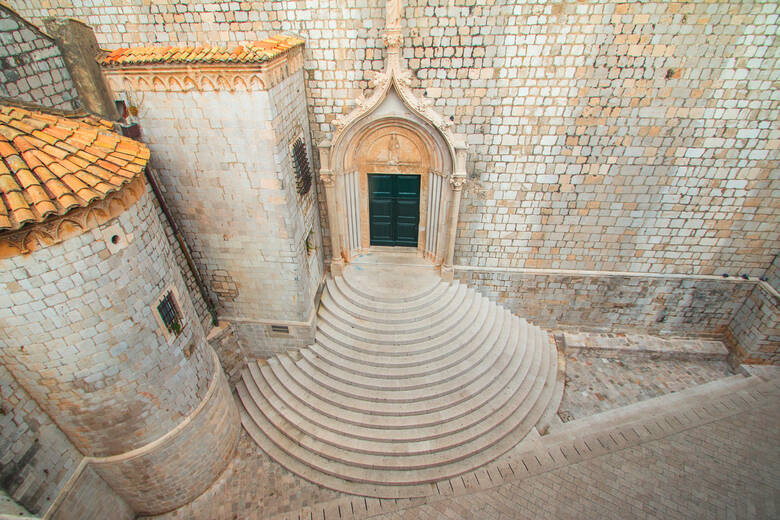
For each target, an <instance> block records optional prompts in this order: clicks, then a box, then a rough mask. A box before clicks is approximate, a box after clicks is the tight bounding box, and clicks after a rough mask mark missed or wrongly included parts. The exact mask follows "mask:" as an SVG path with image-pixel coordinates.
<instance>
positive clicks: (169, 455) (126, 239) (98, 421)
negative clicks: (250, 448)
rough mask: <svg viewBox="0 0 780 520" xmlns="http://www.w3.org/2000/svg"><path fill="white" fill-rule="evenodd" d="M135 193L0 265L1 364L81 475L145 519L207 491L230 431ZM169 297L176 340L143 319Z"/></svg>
mask: <svg viewBox="0 0 780 520" xmlns="http://www.w3.org/2000/svg"><path fill="white" fill-rule="evenodd" d="M136 184H137V186H140V188H139V189H140V190H141V194H140V199H139V200H138V202H136V203H135V204H133V205H131V206H129V207H128V208H127V209H126V210H125V211H124V212H123V213H121V214H120V215H119V216H118V217H117V218H115V219H113V220H111V221H109V222H107V223H106V224H103V225H101V226H100V227H98V228H96V229H92V230H90V231H86V232H84V233H83V234H80V235H76V236H72V237H70V238H68V239H66V240H65V241H63V242H60V243H56V244H54V245H51V246H49V247H43V248H40V249H37V250H35V251H34V252H32V253H31V254H29V255H26V256H15V257H10V258H6V259H3V260H0V273H1V275H0V331H2V333H1V334H2V339H3V343H4V348H3V349H2V351H0V360H2V364H3V366H4V367H6V368H7V370H8V371H9V372H10V373H11V374H12V376H13V378H14V380H16V381H17V382H18V383H19V384H20V386H21V387H23V388H24V390H25V392H26V393H27V394H28V396H29V399H30V400H31V401H32V402H35V403H38V405H39V406H40V407H41V408H42V409H43V410H44V411H45V413H46V414H47V415H48V416H49V417H51V418H52V419H53V420H54V421H55V422H56V424H57V426H58V427H59V428H60V429H61V430H62V432H63V433H64V434H65V435H66V436H67V438H68V439H69V440H70V441H71V442H72V443H73V445H74V446H75V447H76V448H77V449H78V450H79V452H80V453H81V454H83V455H86V456H87V458H86V459H84V461H86V462H85V463H88V467H87V468H82V469H83V470H86V469H88V468H91V467H92V466H94V469H95V470H96V471H97V472H98V474H99V475H100V476H101V477H102V478H103V479H104V480H105V481H106V483H107V484H108V485H109V486H110V488H112V489H113V490H114V491H115V492H116V493H117V494H119V495H120V496H121V497H122V500H124V501H125V502H127V503H128V504H129V506H130V507H132V509H133V510H134V511H136V512H148V513H153V512H163V511H166V510H168V509H171V508H172V507H175V506H176V505H181V504H182V503H186V502H188V501H189V500H191V499H192V498H194V497H195V496H197V494H199V493H200V492H201V491H202V490H203V489H205V487H206V486H208V485H209V484H210V483H211V482H213V479H214V478H215V477H216V476H217V475H218V474H219V473H220V472H221V470H222V469H223V468H224V466H225V464H226V463H227V460H228V459H229V457H230V455H231V454H232V450H233V446H234V443H235V440H236V438H237V434H238V428H239V427H238V414H237V410H236V408H235V403H234V402H233V400H232V398H231V397H230V391H229V388H228V386H227V382H226V380H225V378H224V375H223V374H222V369H221V367H220V366H219V363H218V361H217V359H216V356H215V354H214V352H213V350H212V349H211V348H210V347H209V345H208V344H207V342H206V338H205V334H204V332H203V329H202V326H201V324H200V320H199V318H198V316H197V313H196V311H195V308H194V306H193V304H192V302H191V301H190V299H189V296H188V293H187V288H186V286H185V283H184V280H183V279H182V277H181V274H180V273H179V270H178V268H177V266H176V264H175V259H174V254H173V252H172V251H171V248H170V247H169V245H168V243H167V240H166V238H165V232H164V230H163V227H162V225H161V223H160V221H159V219H158V217H157V212H156V208H155V206H154V204H153V203H152V195H151V192H150V190H149V187H148V186H146V187H145V191H144V183H143V180H142V179H141V180H139V181H136ZM125 189H126V190H127V189H130V188H125ZM168 291H171V292H172V293H173V294H174V295H175V297H176V302H177V305H178V307H179V309H180V311H181V313H182V316H183V329H182V331H181V332H180V334H178V336H175V337H174V335H173V334H168V333H166V331H164V330H163V326H162V324H161V322H159V321H158V320H157V319H156V318H155V316H154V313H156V312H157V310H156V306H157V303H158V301H159V298H160V297H161V296H162V295H164V294H165V293H167V292H168ZM85 463H83V464H82V465H84V464H85ZM79 475H80V474H79ZM150 475H153V477H154V487H155V489H154V491H153V492H152V491H150V490H149V488H148V485H149V484H148V482H149V480H148V478H149V476H150ZM79 478H81V477H80V476H79ZM67 493H68V495H72V494H74V493H75V496H82V495H83V493H81V492H80V491H79V490H78V489H73V488H72V487H71V488H69V489H67ZM79 493H81V495H79ZM144 493H146V494H144ZM107 500H108V501H111V500H114V499H110V498H109V499H107ZM58 507H64V506H63V502H61V503H60V505H59V506H58ZM80 507H81V506H80ZM58 510H59V509H58ZM64 517H67V516H64Z"/></svg>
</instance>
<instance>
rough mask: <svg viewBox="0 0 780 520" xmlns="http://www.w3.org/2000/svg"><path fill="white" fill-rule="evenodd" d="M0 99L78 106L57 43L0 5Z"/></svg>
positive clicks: (59, 105)
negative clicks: (0, 97) (7, 98)
mask: <svg viewBox="0 0 780 520" xmlns="http://www.w3.org/2000/svg"><path fill="white" fill-rule="evenodd" d="M0 79H1V80H2V81H0V96H2V97H9V98H12V99H18V100H21V101H27V102H31V103H38V104H41V105H44V106H47V107H52V108H57V109H61V110H73V109H75V108H78V107H80V106H81V103H80V101H79V97H78V94H77V92H76V87H75V85H74V83H73V80H72V78H71V75H70V72H69V71H68V69H67V67H66V66H65V61H64V60H63V58H62V53H61V52H60V50H59V49H58V48H57V45H56V43H55V42H54V40H53V39H51V38H50V37H49V36H48V35H46V34H44V33H43V32H41V31H40V30H39V29H38V28H37V27H35V26H34V25H32V24H30V23H28V22H27V21H25V20H24V19H22V18H21V17H19V16H18V15H17V14H16V13H14V12H13V11H12V10H10V9H8V8H6V7H5V6H3V5H0Z"/></svg>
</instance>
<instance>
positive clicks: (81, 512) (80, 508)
mask: <svg viewBox="0 0 780 520" xmlns="http://www.w3.org/2000/svg"><path fill="white" fill-rule="evenodd" d="M48 518H50V519H51V520H73V519H75V518H83V519H93V518H94V519H98V518H106V519H108V518H110V519H111V520H132V519H133V518H135V513H134V512H133V510H132V509H131V508H130V506H129V505H128V504H127V502H125V501H124V500H122V498H121V497H119V496H118V495H117V494H116V493H114V491H113V490H112V489H111V488H110V487H109V486H108V484H106V483H105V481H104V480H103V479H102V478H100V475H98V474H97V473H95V471H94V470H93V469H92V468H90V467H86V468H84V469H83V470H82V471H81V473H80V474H79V475H78V477H77V479H76V481H75V482H74V484H73V487H72V488H70V489H69V490H68V492H67V493H66V494H64V495H63V497H62V499H61V502H58V503H57V504H56V505H55V508H54V509H53V510H52V511H51V513H50V514H49V517H48Z"/></svg>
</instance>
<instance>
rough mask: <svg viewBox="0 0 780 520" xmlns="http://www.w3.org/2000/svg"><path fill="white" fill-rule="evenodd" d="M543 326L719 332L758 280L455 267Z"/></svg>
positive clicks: (464, 278) (460, 276)
mask: <svg viewBox="0 0 780 520" xmlns="http://www.w3.org/2000/svg"><path fill="white" fill-rule="evenodd" d="M455 277H456V278H457V279H459V280H461V281H464V282H466V283H468V284H469V285H471V286H473V287H477V288H478V290H479V291H480V292H482V293H483V294H485V295H486V296H488V297H489V298H491V299H492V300H494V301H498V302H502V303H503V304H505V305H507V306H508V307H509V308H510V309H512V311H513V312H515V313H517V314H519V315H521V316H524V317H527V318H529V319H530V320H532V321H533V322H534V323H536V324H537V325H539V326H541V327H546V328H555V329H561V328H562V329H572V330H590V331H594V332H608V331H622V332H632V333H651V334H681V335H682V334H688V335H702V336H720V335H722V334H724V333H726V330H727V328H728V326H729V323H731V321H732V317H733V316H734V314H735V313H736V312H737V310H739V308H740V307H741V306H742V302H743V301H745V298H747V297H748V295H750V294H751V291H753V288H754V287H755V285H756V282H745V281H742V280H739V279H730V280H722V279H718V278H717V277H705V276H701V277H687V276H662V275H655V276H644V275H631V274H629V273H622V274H621V273H605V272H593V273H585V272H578V271H560V272H550V271H546V272H545V271H541V272H540V271H533V270H516V271H511V272H495V271H492V270H490V269H485V270H456V271H455Z"/></svg>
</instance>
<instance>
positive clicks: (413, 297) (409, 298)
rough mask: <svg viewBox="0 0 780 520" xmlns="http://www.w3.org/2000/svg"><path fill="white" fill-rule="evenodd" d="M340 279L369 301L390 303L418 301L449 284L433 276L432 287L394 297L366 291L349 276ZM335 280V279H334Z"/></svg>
mask: <svg viewBox="0 0 780 520" xmlns="http://www.w3.org/2000/svg"><path fill="white" fill-rule="evenodd" d="M338 278H340V281H343V282H344V284H345V285H346V286H347V288H348V289H349V290H350V291H352V292H353V293H354V294H355V295H357V296H360V297H361V298H363V299H366V300H369V301H376V302H381V303H389V304H397V303H411V304H414V303H418V302H419V301H420V300H423V299H425V298H427V297H428V296H430V295H431V294H432V293H433V292H434V291H436V289H437V288H438V287H439V286H441V285H442V284H444V285H448V284H447V283H446V282H444V281H442V279H441V278H440V277H438V276H437V277H435V278H434V277H431V278H432V279H434V280H435V282H434V283H433V284H431V286H430V287H426V288H425V289H424V290H422V291H420V292H419V293H416V294H410V295H407V296H401V297H392V296H386V295H384V294H379V293H376V294H372V293H367V292H364V291H363V290H362V289H360V288H358V287H355V284H354V283H352V282H351V281H350V280H349V277H348V276H345V275H341V276H340V277H338ZM334 280H335V279H334Z"/></svg>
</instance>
